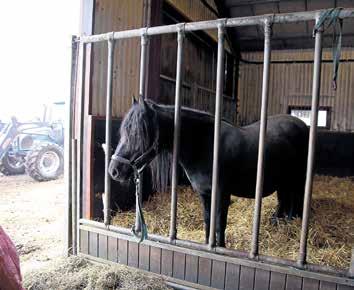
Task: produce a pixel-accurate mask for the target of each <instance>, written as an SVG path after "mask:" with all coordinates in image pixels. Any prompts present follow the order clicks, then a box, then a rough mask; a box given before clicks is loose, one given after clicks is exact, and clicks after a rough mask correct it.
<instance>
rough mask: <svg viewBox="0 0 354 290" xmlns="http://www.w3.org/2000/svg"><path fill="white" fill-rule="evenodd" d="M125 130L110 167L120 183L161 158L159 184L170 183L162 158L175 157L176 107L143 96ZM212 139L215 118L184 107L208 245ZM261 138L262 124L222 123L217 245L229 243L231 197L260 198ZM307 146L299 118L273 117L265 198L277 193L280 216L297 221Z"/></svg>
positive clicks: (186, 142) (188, 161) (185, 158)
mask: <svg viewBox="0 0 354 290" xmlns="http://www.w3.org/2000/svg"><path fill="white" fill-rule="evenodd" d="M120 130H121V131H120V133H121V139H120V142H119V144H118V146H117V148H116V151H115V153H114V155H113V156H112V160H111V162H110V167H109V172H110V175H111V177H112V178H113V179H114V180H116V181H126V180H127V179H129V178H131V176H132V175H133V172H134V168H135V169H136V168H138V169H139V168H140V167H142V166H144V165H145V164H147V163H149V162H151V161H152V160H153V159H154V158H155V157H156V156H159V157H160V159H159V160H157V162H155V165H157V166H164V167H165V168H164V169H163V170H162V171H161V170H160V171H158V173H159V176H158V177H159V178H158V179H159V183H162V184H163V185H166V184H167V181H166V180H167V176H168V174H169V172H168V170H167V169H166V168H167V167H168V166H166V162H168V161H166V160H167V159H166V158H161V157H162V156H164V155H165V153H168V154H171V153H172V148H173V131H174V107H173V106H165V105H158V104H156V103H154V102H152V101H149V100H143V99H142V98H140V100H139V103H137V102H136V101H134V103H133V106H132V107H131V109H130V111H129V112H128V113H127V115H126V116H125V118H124V120H123V122H122V126H121V129H120ZM213 136H214V117H213V116H212V115H210V114H208V113H205V112H201V111H197V110H193V109H188V108H184V107H183V108H182V109H181V143H180V144H181V145H180V146H181V147H180V160H179V162H180V165H181V166H182V168H183V169H184V171H185V173H186V175H187V177H188V179H189V181H190V183H191V185H192V187H193V189H194V190H195V191H197V192H198V193H199V195H200V198H201V201H202V203H203V206H204V222H205V237H206V241H208V238H209V237H208V236H209V224H210V203H211V185H212V163H213ZM258 140H259V123H258V122H257V123H254V124H252V125H249V126H245V127H241V128H238V127H235V126H233V125H232V124H230V123H228V122H226V121H223V122H222V123H221V131H220V157H219V162H220V177H219V185H218V190H217V192H218V195H217V216H216V243H217V245H218V246H224V245H225V229H226V223H227V212H228V208H229V205H230V196H231V194H234V195H237V196H240V197H246V198H254V197H255V183H256V171H257V154H258ZM307 142H308V128H307V126H306V125H305V123H304V122H302V121H301V120H300V119H298V118H295V117H292V116H289V115H279V116H273V117H269V118H268V125H267V137H266V145H265V171H264V172H265V173H264V188H263V197H266V196H268V195H270V194H272V193H273V192H274V191H277V196H278V207H277V210H276V213H275V217H277V218H284V217H287V218H293V217H298V216H301V214H302V206H303V195H304V183H305V171H306V170H305V168H306V156H307ZM153 167H156V166H153ZM156 169H157V170H158V169H159V168H156ZM155 179H157V178H155Z"/></svg>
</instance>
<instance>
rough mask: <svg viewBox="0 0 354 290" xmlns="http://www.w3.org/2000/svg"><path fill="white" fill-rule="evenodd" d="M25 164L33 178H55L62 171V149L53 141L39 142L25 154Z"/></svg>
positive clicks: (45, 179) (38, 179)
mask: <svg viewBox="0 0 354 290" xmlns="http://www.w3.org/2000/svg"><path fill="white" fill-rule="evenodd" d="M25 166H26V173H27V174H28V175H29V176H31V177H32V178H33V179H34V180H37V181H48V180H53V179H57V178H58V177H59V176H60V175H61V174H62V173H63V171H64V157H63V149H62V148H61V147H60V146H58V145H57V144H54V143H42V144H39V145H37V146H35V147H34V148H33V149H32V150H31V152H29V153H28V154H27V156H26V163H25Z"/></svg>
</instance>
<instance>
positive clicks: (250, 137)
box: [236, 115, 308, 197]
mask: <svg viewBox="0 0 354 290" xmlns="http://www.w3.org/2000/svg"><path fill="white" fill-rule="evenodd" d="M259 128H260V122H256V123H253V124H251V125H248V126H244V127H242V128H241V131H242V135H243V142H242V147H241V148H240V149H241V151H242V152H241V154H240V155H239V156H241V158H240V159H239V162H238V166H237V169H236V170H237V172H238V173H239V174H240V176H241V177H242V178H240V180H239V182H240V184H239V185H238V186H241V188H242V189H243V190H241V191H242V192H244V193H243V194H241V196H244V197H253V194H254V192H253V190H254V186H255V181H256V171H257V159H258V144H259ZM265 142H266V143H265V184H264V187H265V192H268V193H272V192H273V191H274V190H276V189H277V188H278V187H279V184H280V183H282V182H287V181H289V180H291V179H300V178H297V177H296V176H300V175H302V174H303V173H304V172H305V166H306V156H307V144H308V128H307V126H306V124H305V123H304V122H303V121H301V120H300V119H298V118H296V117H293V116H289V115H276V116H271V117H269V118H268V119H267V134H266V139H265ZM294 173H296V176H295V174H294ZM299 182H302V181H300V180H299ZM247 192H249V193H248V194H247Z"/></svg>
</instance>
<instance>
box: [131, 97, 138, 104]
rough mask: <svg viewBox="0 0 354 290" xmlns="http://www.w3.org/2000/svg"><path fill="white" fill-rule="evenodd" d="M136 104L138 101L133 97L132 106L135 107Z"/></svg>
mask: <svg viewBox="0 0 354 290" xmlns="http://www.w3.org/2000/svg"><path fill="white" fill-rule="evenodd" d="M137 103H138V101H137V100H136V99H135V96H132V105H135V104H137Z"/></svg>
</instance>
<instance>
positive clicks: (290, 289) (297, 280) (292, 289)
mask: <svg viewBox="0 0 354 290" xmlns="http://www.w3.org/2000/svg"><path fill="white" fill-rule="evenodd" d="M301 286H302V278H301V277H298V276H293V275H287V277H286V287H285V289H286V290H297V289H301Z"/></svg>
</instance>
